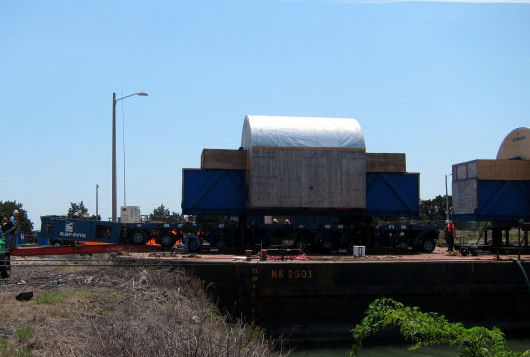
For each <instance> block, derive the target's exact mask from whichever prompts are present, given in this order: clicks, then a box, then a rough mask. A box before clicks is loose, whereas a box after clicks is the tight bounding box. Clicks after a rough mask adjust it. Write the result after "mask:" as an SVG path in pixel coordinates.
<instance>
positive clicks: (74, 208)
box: [66, 201, 88, 218]
mask: <svg viewBox="0 0 530 357" xmlns="http://www.w3.org/2000/svg"><path fill="white" fill-rule="evenodd" d="M66 215H67V216H68V217H70V218H74V217H88V209H87V208H86V207H85V205H84V203H83V201H81V202H79V203H75V202H70V208H68V213H67V214H66Z"/></svg>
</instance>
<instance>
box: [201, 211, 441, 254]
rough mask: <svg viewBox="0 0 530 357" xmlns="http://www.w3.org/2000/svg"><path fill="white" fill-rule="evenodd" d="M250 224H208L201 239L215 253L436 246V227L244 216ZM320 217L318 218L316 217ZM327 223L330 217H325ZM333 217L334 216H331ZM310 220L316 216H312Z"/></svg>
mask: <svg viewBox="0 0 530 357" xmlns="http://www.w3.org/2000/svg"><path fill="white" fill-rule="evenodd" d="M245 218H246V219H249V220H250V222H251V223H248V222H247V223H244V224H241V223H239V222H231V223H222V224H209V225H206V226H204V227H203V230H204V232H205V234H204V240H205V241H206V242H207V243H208V244H209V245H210V246H211V247H212V248H213V249H214V251H220V252H222V251H224V250H226V249H238V248H239V249H241V248H247V249H259V248H270V247H287V248H296V249H301V250H304V251H311V252H326V253H346V252H351V251H352V249H353V246H354V245H364V246H367V247H369V248H374V249H377V248H398V249H408V248H409V247H410V248H412V249H414V250H415V251H421V252H427V253H431V252H432V251H433V250H434V248H435V247H436V244H437V241H438V236H439V228H438V226H435V225H423V224H415V223H406V222H391V223H388V222H387V223H377V224H376V223H372V222H369V221H359V222H358V223H356V224H330V223H322V224H297V222H298V221H307V218H308V217H303V216H300V217H297V216H290V217H289V218H287V220H288V221H289V223H288V224H286V223H272V224H265V223H256V220H259V219H260V218H261V220H263V217H257V216H254V217H245ZM319 218H321V217H319ZM325 218H326V219H324V221H329V218H330V217H325ZM332 218H336V217H332ZM311 219H312V220H314V219H315V217H311Z"/></svg>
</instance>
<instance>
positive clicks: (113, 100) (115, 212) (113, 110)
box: [112, 92, 148, 222]
mask: <svg viewBox="0 0 530 357" xmlns="http://www.w3.org/2000/svg"><path fill="white" fill-rule="evenodd" d="M133 95H139V96H141V97H147V96H148V94H147V93H146V92H138V93H133V94H129V95H126V96H125V97H121V98H118V99H116V93H112V221H113V222H116V217H117V202H116V201H117V194H116V102H118V101H120V100H122V99H125V98H129V97H132V96H133Z"/></svg>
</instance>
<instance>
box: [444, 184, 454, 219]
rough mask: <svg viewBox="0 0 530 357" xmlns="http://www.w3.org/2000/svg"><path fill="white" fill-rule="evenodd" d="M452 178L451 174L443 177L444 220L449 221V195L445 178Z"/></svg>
mask: <svg viewBox="0 0 530 357" xmlns="http://www.w3.org/2000/svg"><path fill="white" fill-rule="evenodd" d="M449 176H453V174H449V175H445V209H446V218H445V219H446V220H447V221H448V220H449V194H448V193H447V177H449Z"/></svg>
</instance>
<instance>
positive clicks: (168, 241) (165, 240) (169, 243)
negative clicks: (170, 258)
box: [158, 234, 177, 248]
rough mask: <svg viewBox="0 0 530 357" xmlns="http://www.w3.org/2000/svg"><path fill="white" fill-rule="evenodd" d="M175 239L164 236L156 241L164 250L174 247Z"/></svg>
mask: <svg viewBox="0 0 530 357" xmlns="http://www.w3.org/2000/svg"><path fill="white" fill-rule="evenodd" d="M176 241H177V239H176V238H175V237H172V236H171V235H169V234H164V235H163V236H162V237H160V238H159V239H158V243H159V244H160V245H161V246H162V247H164V248H171V247H173V246H174V245H175V242H176Z"/></svg>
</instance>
